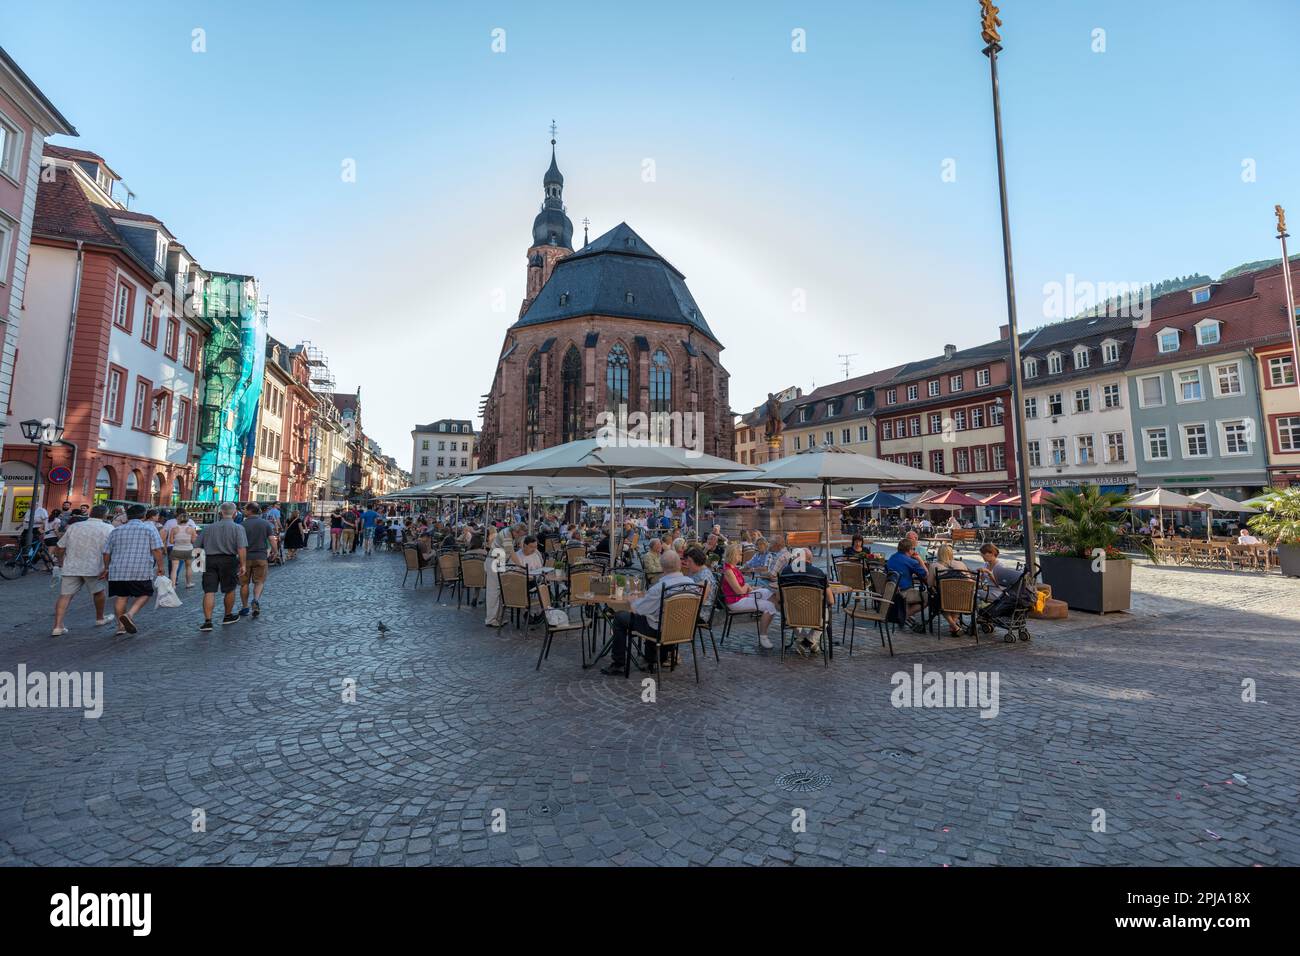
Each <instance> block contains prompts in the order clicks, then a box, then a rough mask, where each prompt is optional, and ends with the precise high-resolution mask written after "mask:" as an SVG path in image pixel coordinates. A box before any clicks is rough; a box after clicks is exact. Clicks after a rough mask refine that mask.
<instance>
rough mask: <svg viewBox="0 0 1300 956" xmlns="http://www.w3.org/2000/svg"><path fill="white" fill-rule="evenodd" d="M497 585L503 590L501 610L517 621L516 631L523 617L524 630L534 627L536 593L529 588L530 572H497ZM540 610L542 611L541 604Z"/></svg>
mask: <svg viewBox="0 0 1300 956" xmlns="http://www.w3.org/2000/svg"><path fill="white" fill-rule="evenodd" d="M497 584H498V585H499V586H500V588H501V609H502V610H503V611H509V612H510V615H511V617H513V618H514V621H515V630H518V629H519V627H520V623H519V618H520V615H521V614H522V615H523V619H524V623H523V626H524V629H525V630H527V629H528V628H529V627H531V626H532V613H533V595H534V594H535V593H536V592H535V591H534V590H533V589H532V588H530V587H529V586H528V572H527V571H525V570H524V569H523V568H506V569H505V570H503V571H498V572H497ZM538 610H539V611H540V610H541V605H540V603H539V604H538Z"/></svg>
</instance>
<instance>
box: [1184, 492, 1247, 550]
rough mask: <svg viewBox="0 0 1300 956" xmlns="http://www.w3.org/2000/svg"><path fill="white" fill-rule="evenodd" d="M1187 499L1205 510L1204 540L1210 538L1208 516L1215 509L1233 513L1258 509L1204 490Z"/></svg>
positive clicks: (1243, 512)
mask: <svg viewBox="0 0 1300 956" xmlns="http://www.w3.org/2000/svg"><path fill="white" fill-rule="evenodd" d="M1188 500H1189V501H1195V502H1196V503H1197V504H1199V505H1200V506H1201V507H1203V508H1204V509H1205V510H1206V512H1207V513H1206V515H1205V540H1206V541H1209V540H1210V517H1211V514H1212V513H1213V512H1215V511H1228V512H1233V513H1235V514H1254V513H1255V512H1256V511H1258V510H1259V509H1258V508H1256V507H1254V506H1253V505H1248V504H1243V503H1242V502H1240V501H1233V500H1232V499H1231V498H1225V497H1224V496H1223V495H1221V494H1219V493H1217V492H1214V491H1210V490H1208V489H1207V490H1205V491H1201V492H1198V493H1197V494H1194V495H1192V496H1191V497H1190V498H1189V499H1188Z"/></svg>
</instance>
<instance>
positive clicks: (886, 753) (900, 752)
mask: <svg viewBox="0 0 1300 956" xmlns="http://www.w3.org/2000/svg"><path fill="white" fill-rule="evenodd" d="M880 756H882V757H888V758H889V759H890V760H910V759H911V758H912V757H915V756H916V753H915V752H914V751H911V750H908V749H907V748H905V747H886V748H885V749H884V750H882V751H880Z"/></svg>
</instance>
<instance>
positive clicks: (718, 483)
mask: <svg viewBox="0 0 1300 956" xmlns="http://www.w3.org/2000/svg"><path fill="white" fill-rule="evenodd" d="M764 478H765V476H764V474H763V472H761V471H742V472H732V473H720V474H702V475H674V476H672V477H659V478H641V479H638V480H636V481H629V482H628V483H627V484H628V487H629V488H635V489H636V490H638V491H640V490H642V489H643V488H648V487H651V486H652V487H654V488H655V490H657V491H658V492H659V493H660V494H664V495H681V496H683V497H684V496H686V495H694V497H695V526H696V531H697V534H698V530H699V524H700V492H701V491H727V492H733V491H755V490H763V489H767V490H775V489H778V488H781V487H782V486H781V485H778V484H776V483H775V482H771V481H766V480H764Z"/></svg>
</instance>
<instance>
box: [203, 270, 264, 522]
mask: <svg viewBox="0 0 1300 956" xmlns="http://www.w3.org/2000/svg"><path fill="white" fill-rule="evenodd" d="M267 313H268V309H267V304H266V301H265V300H264V299H261V298H259V296H258V286H257V280H256V279H254V278H253V277H252V276H244V275H235V274H231V273H222V272H217V273H212V274H211V275H210V276H209V278H208V282H207V285H206V287H205V290H204V293H203V314H204V317H205V318H206V319H207V320H208V322H209V324H211V326H212V333H211V334H210V335H209V336H208V342H207V345H206V346H205V347H204V350H203V367H204V373H205V374H204V386H203V402H202V405H201V406H200V415H199V433H198V439H197V444H198V447H199V449H200V456H199V467H198V480H197V483H196V489H195V494H196V497H197V498H199V499H200V500H203V501H214V500H217V499H223V498H231V497H238V491H239V486H240V482H241V481H242V479H243V472H244V461H245V458H246V457H248V456H250V455H252V454H253V452H254V450H255V444H256V439H257V436H256V425H257V411H258V405H259V403H260V402H261V398H262V376H263V373H264V371H265V368H266V327H267V318H268V315H267Z"/></svg>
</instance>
